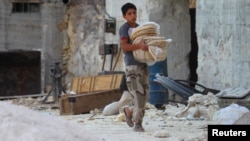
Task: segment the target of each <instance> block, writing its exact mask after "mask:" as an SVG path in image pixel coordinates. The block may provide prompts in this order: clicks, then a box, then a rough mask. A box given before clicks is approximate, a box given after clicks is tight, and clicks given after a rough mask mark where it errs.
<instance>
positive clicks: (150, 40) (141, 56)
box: [130, 22, 171, 64]
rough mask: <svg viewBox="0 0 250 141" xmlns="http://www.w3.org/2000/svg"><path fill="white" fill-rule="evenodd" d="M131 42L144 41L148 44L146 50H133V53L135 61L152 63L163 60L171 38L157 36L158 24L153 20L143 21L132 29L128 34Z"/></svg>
mask: <svg viewBox="0 0 250 141" xmlns="http://www.w3.org/2000/svg"><path fill="white" fill-rule="evenodd" d="M130 39H131V41H132V44H139V43H141V42H144V43H145V44H147V45H148V51H143V50H141V49H138V50H134V51H133V54H134V57H135V59H136V60H137V61H139V62H142V63H148V64H154V63H155V62H159V61H163V60H165V59H166V57H167V48H168V46H169V43H170V42H171V39H165V37H161V36H159V25H158V24H156V23H153V22H148V23H145V24H143V25H141V26H138V27H137V28H135V29H133V30H132V32H131V35H130Z"/></svg>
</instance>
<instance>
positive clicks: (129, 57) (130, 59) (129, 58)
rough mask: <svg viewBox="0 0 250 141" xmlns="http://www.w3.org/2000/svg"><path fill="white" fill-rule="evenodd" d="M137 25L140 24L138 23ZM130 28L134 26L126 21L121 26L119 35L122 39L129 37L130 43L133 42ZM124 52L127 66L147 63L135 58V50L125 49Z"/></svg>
mask: <svg viewBox="0 0 250 141" xmlns="http://www.w3.org/2000/svg"><path fill="white" fill-rule="evenodd" d="M137 26H138V24H137ZM130 28H132V27H130V26H129V24H128V23H127V22H126V23H124V24H123V25H122V26H121V27H120V30H119V35H120V39H122V38H124V37H125V38H127V39H128V43H129V44H132V43H131V40H130V37H129V33H128V32H129V29H130ZM123 54H124V61H125V64H126V66H130V65H145V63H141V62H138V61H136V60H135V58H134V55H133V51H126V52H125V51H124V52H123Z"/></svg>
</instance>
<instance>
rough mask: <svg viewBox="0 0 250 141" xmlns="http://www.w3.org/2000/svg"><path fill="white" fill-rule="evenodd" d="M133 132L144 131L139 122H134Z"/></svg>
mask: <svg viewBox="0 0 250 141" xmlns="http://www.w3.org/2000/svg"><path fill="white" fill-rule="evenodd" d="M134 131H135V132H145V130H144V128H143V127H142V125H141V123H136V124H135V127H134Z"/></svg>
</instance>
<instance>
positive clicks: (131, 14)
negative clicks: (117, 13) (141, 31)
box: [123, 9, 137, 23]
mask: <svg viewBox="0 0 250 141" xmlns="http://www.w3.org/2000/svg"><path fill="white" fill-rule="evenodd" d="M123 17H124V19H126V20H127V22H129V23H136V18H137V14H136V10H135V9H128V11H127V12H126V14H125V15H123Z"/></svg>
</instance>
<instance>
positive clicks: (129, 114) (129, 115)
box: [123, 107, 134, 127]
mask: <svg viewBox="0 0 250 141" xmlns="http://www.w3.org/2000/svg"><path fill="white" fill-rule="evenodd" d="M123 111H124V114H125V117H126V122H127V124H128V126H129V127H133V126H134V123H133V121H132V112H131V111H130V110H129V108H128V107H125V108H124V109H123Z"/></svg>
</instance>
